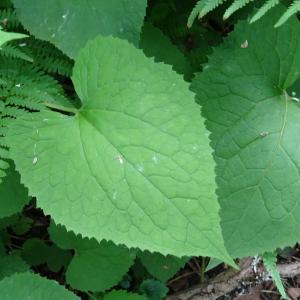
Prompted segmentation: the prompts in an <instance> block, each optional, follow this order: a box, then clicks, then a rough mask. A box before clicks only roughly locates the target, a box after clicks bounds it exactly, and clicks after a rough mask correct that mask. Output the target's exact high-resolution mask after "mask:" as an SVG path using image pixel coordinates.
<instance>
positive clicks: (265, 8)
mask: <svg viewBox="0 0 300 300" xmlns="http://www.w3.org/2000/svg"><path fill="white" fill-rule="evenodd" d="M279 3H280V1H279V0H268V1H267V2H266V3H265V4H264V5H263V6H262V7H261V8H259V10H258V11H257V13H256V14H255V15H254V16H253V17H252V18H251V20H250V23H253V22H255V21H257V20H259V19H260V18H261V17H262V16H264V15H265V14H266V13H267V12H268V11H269V10H270V9H271V8H273V7H274V6H276V5H278V4H279Z"/></svg>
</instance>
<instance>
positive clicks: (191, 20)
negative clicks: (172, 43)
mask: <svg viewBox="0 0 300 300" xmlns="http://www.w3.org/2000/svg"><path fill="white" fill-rule="evenodd" d="M204 5H205V3H204V1H199V2H198V3H197V4H196V5H195V7H194V8H193V10H192V12H191V14H190V15H189V18H188V21H187V27H188V28H191V27H192V26H193V23H194V21H195V19H196V18H197V16H198V15H199V13H200V11H202V9H203V7H204Z"/></svg>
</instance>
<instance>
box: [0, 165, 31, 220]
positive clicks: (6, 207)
mask: <svg viewBox="0 0 300 300" xmlns="http://www.w3.org/2000/svg"><path fill="white" fill-rule="evenodd" d="M9 165H10V167H9V169H8V170H7V176H6V177H5V178H4V179H3V182H2V183H0V218H5V217H9V216H11V215H13V214H16V213H18V212H20V211H21V209H22V208H23V206H24V205H25V204H27V203H28V201H29V197H28V191H27V189H26V188H25V187H24V186H23V185H22V184H21V183H20V174H19V173H18V172H17V171H15V169H14V164H13V163H12V162H10V163H9Z"/></svg>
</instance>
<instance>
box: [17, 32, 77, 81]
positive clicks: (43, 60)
mask: <svg viewBox="0 0 300 300" xmlns="http://www.w3.org/2000/svg"><path fill="white" fill-rule="evenodd" d="M25 42H26V45H25V46H24V47H23V49H22V50H23V51H24V52H25V53H26V54H27V55H29V56H31V57H32V58H33V64H34V65H36V66H38V67H39V68H40V69H42V70H43V71H45V72H47V73H57V74H60V75H63V76H68V77H69V76H71V74H72V69H73V65H74V62H73V61H72V60H71V59H70V58H69V57H67V56H66V55H65V54H63V53H62V52H61V51H60V50H59V49H57V48H56V47H55V46H54V45H52V44H51V43H49V42H46V41H41V40H37V39H34V38H30V39H26V41H25ZM14 43H16V41H14Z"/></svg>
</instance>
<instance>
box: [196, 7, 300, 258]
mask: <svg viewBox="0 0 300 300" xmlns="http://www.w3.org/2000/svg"><path fill="white" fill-rule="evenodd" d="M282 12H283V9H282V8H280V7H278V8H277V9H274V11H273V13H272V14H269V15H267V16H266V17H265V18H263V19H262V21H260V22H257V23H254V24H253V25H248V24H247V23H245V22H242V23H240V24H239V25H238V26H237V27H236V29H235V31H234V32H233V33H232V34H231V36H230V38H228V39H227V40H226V42H225V44H224V45H223V46H222V47H220V48H218V49H216V50H215V51H214V54H213V55H212V56H211V58H210V60H209V63H208V64H207V65H206V67H205V71H204V72H203V73H202V74H199V75H198V76H197V78H196V79H195V81H194V84H193V89H194V90H195V91H196V92H197V93H198V100H199V102H200V103H201V104H202V105H203V114H204V115H205V116H206V117H207V119H208V121H207V126H208V128H209V129H210V130H211V131H212V135H211V138H212V141H213V143H212V145H213V147H214V148H215V159H216V162H217V183H218V186H219V189H218V192H217V193H218V195H219V199H220V203H221V219H222V221H221V222H222V223H221V224H222V227H223V231H224V239H225V242H226V244H227V247H228V249H229V252H230V253H231V254H232V255H234V256H246V255H254V254H256V253H261V252H264V251H265V250H273V249H275V248H276V247H282V246H286V245H291V244H293V243H294V242H296V241H298V240H299V238H300V234H299V232H300V231H299V229H300V225H299V223H300V151H299V149H300V121H299V115H300V108H299V104H298V103H297V101H295V100H297V99H296V97H290V96H289V95H288V94H287V92H286V89H287V88H288V87H289V86H290V85H292V83H293V82H294V81H295V80H296V79H297V78H298V77H299V75H300V26H299V22H298V21H297V19H296V18H293V19H291V20H290V21H289V22H287V23H286V24H285V26H282V27H280V28H279V29H276V30H275V29H274V28H273V24H274V21H275V20H276V18H278V16H279V15H280V14H281V13H282Z"/></svg>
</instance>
